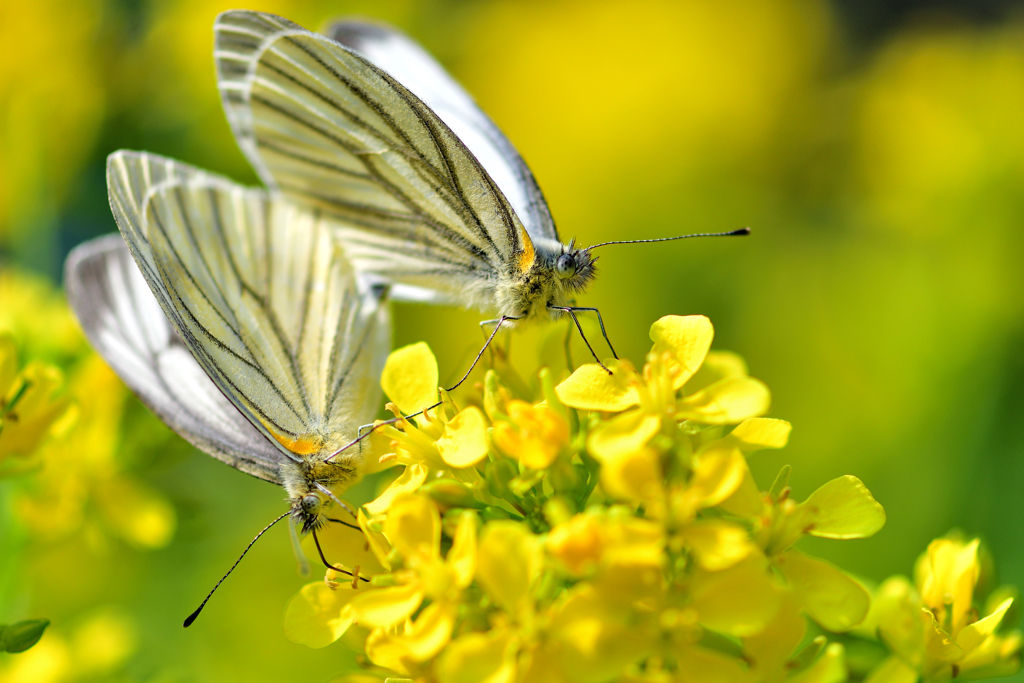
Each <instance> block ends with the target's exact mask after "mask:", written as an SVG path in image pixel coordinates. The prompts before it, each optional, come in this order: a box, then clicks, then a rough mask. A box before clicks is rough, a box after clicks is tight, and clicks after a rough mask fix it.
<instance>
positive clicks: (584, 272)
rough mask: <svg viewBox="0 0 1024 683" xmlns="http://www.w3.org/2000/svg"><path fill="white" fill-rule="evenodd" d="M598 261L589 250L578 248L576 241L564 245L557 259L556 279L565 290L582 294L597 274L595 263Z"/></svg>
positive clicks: (555, 266) (554, 266)
mask: <svg viewBox="0 0 1024 683" xmlns="http://www.w3.org/2000/svg"><path fill="white" fill-rule="evenodd" d="M596 260H597V259H596V258H594V257H592V256H591V255H590V250H589V249H579V248H577V247H576V240H575V239H574V240H572V241H571V242H569V244H563V245H562V249H561V253H560V254H559V255H558V256H557V257H556V258H555V262H554V265H553V269H554V271H555V277H556V278H557V279H558V281H559V282H561V284H562V288H563V289H564V290H568V291H570V292H573V293H575V292H582V291H583V290H585V289H586V288H587V287H588V286H589V285H590V282H591V280H593V279H594V275H595V273H596V272H597V267H596V266H595V265H594V262H595V261H596Z"/></svg>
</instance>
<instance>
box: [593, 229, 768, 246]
mask: <svg viewBox="0 0 1024 683" xmlns="http://www.w3.org/2000/svg"><path fill="white" fill-rule="evenodd" d="M749 234H750V228H740V229H739V230H730V231H729V232H698V233H695V234H693V235H676V236H675V237H659V238H657V239H652V240H616V241H615V242H601V244H594V245H592V246H589V247H587V251H590V250H591V249H596V248H597V247H607V246H608V245H609V244H642V243H644V242H671V241H672V240H685V239H689V238H691V237H734V236H737V235H749Z"/></svg>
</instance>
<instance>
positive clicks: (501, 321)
mask: <svg viewBox="0 0 1024 683" xmlns="http://www.w3.org/2000/svg"><path fill="white" fill-rule="evenodd" d="M507 320H519V318H513V317H511V316H507V315H503V316H501V317H500V318H495V319H494V320H484V321H483V322H481V323H480V327H483V326H484V325H490V324H494V323H496V324H495V325H494V331H492V332H491V335H490V336H489V337H487V341H485V342H484V345H483V348H481V349H480V351H479V352H478V353H477V354H476V358H474V359H473V363H472V364H471V365H470V366H469V370H466V374H465V375H463V376H462V379H460V380H459V381H458V382H456V383H455V384H453V385H452V386H451V387H449V388H448V389H445V391H455V390H456V389H457V388H459V386H460V385H461V384H462V383H463V382H465V381H466V379H467V378H468V377H469V373H471V372H473V368H475V367H476V364H477V363H479V362H480V358H481V356H483V355H484V351H486V350H487V349H488V348H489V347H490V345H491V342H492V341H494V335H496V334H498V330H499V329H501V326H502V325H503V324H504V323H505V321H507ZM435 405H440V403H437V404H435ZM433 407H434V406H431V408H433Z"/></svg>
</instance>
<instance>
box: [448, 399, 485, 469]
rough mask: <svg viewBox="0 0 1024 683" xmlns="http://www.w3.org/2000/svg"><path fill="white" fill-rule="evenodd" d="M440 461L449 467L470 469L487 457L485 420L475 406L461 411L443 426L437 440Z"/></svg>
mask: <svg viewBox="0 0 1024 683" xmlns="http://www.w3.org/2000/svg"><path fill="white" fill-rule="evenodd" d="M437 450H438V451H440V453H441V459H442V460H444V462H445V464H446V465H448V466H449V467H472V466H473V465H475V464H477V463H478V462H480V461H481V460H483V459H484V457H486V456H487V420H486V419H484V414H483V412H482V411H481V410H480V409H479V408H477V407H476V406H469V407H468V408H465V409H463V410H462V411H461V412H460V413H459V414H458V415H456V416H455V417H453V418H452V419H451V421H449V422H448V424H446V425H445V430H444V435H443V436H442V437H441V438H440V439H438V440H437Z"/></svg>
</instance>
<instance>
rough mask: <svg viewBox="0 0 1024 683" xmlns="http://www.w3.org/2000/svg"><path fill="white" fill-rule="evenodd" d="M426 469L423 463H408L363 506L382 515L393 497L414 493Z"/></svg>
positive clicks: (425, 477)
mask: <svg viewBox="0 0 1024 683" xmlns="http://www.w3.org/2000/svg"><path fill="white" fill-rule="evenodd" d="M427 473H428V469H427V466H426V465H424V464H423V463H419V462H418V463H415V464H413V465H408V466H406V468H405V471H404V472H402V473H401V474H400V475H398V478H397V479H395V480H394V481H393V482H391V485H390V486H388V487H387V488H386V489H384V492H383V493H382V494H380V495H379V496H377V499H376V500H373V501H371V502H369V503H367V504H366V505H364V506H363V507H365V508H366V511H367V512H369V513H370V514H371V515H373V516H375V517H376V516H377V515H382V514H384V513H385V512H387V511H388V508H390V507H391V504H392V503H393V502H394V500H395V498H398V497H399V496H405V495H409V494H413V493H416V491H417V490H418V489H419V487H420V486H422V485H423V482H425V481H426V480H427Z"/></svg>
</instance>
